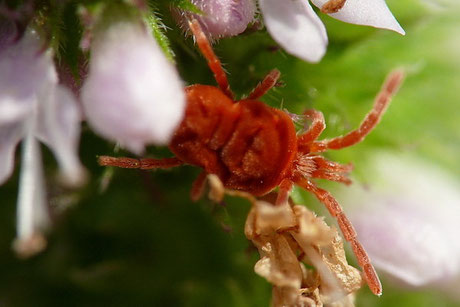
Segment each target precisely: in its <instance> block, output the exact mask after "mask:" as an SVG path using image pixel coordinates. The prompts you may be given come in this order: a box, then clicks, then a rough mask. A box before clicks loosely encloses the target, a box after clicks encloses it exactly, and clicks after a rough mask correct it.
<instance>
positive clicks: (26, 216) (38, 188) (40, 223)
mask: <svg viewBox="0 0 460 307" xmlns="http://www.w3.org/2000/svg"><path fill="white" fill-rule="evenodd" d="M49 223H50V220H49V214H48V208H47V202H46V192H45V183H44V177H43V169H42V161H41V154H40V145H39V143H38V142H37V140H36V139H35V137H34V136H33V133H32V131H30V132H29V133H28V134H27V136H26V138H25V139H24V143H23V147H22V161H21V173H20V178H19V195H18V207H17V238H16V243H15V245H16V246H21V247H22V248H23V246H24V243H26V242H30V240H31V239H32V238H34V237H35V236H36V235H37V234H38V233H41V232H42V231H44V230H45V229H46V228H47V227H48V226H49Z"/></svg>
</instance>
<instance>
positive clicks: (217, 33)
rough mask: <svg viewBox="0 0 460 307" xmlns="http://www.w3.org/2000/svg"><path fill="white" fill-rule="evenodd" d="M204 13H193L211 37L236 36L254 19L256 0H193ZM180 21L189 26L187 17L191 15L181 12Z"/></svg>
mask: <svg viewBox="0 0 460 307" xmlns="http://www.w3.org/2000/svg"><path fill="white" fill-rule="evenodd" d="M190 2H191V3H193V4H194V5H195V6H196V7H197V8H198V9H199V10H201V12H203V15H198V14H191V15H192V16H193V18H196V19H197V20H198V21H199V22H200V24H201V27H202V28H203V31H204V32H205V33H206V34H208V36H209V37H214V38H219V37H228V36H234V35H238V34H240V33H242V32H243V31H244V30H246V27H247V26H248V24H249V23H250V22H252V21H253V20H254V14H255V12H256V5H255V2H254V0H191V1H190ZM179 15H180V16H178V21H179V23H180V24H181V25H182V26H183V27H184V28H187V27H188V23H187V18H190V17H191V16H190V15H189V14H187V13H185V12H182V11H181V12H179Z"/></svg>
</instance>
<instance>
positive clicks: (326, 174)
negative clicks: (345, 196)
mask: <svg viewBox="0 0 460 307" xmlns="http://www.w3.org/2000/svg"><path fill="white" fill-rule="evenodd" d="M311 177H312V178H320V179H326V180H330V181H335V182H340V183H344V184H346V185H350V184H351V183H352V181H351V179H350V178H348V177H347V176H346V175H345V174H343V173H334V172H331V171H328V170H326V169H320V170H316V171H314V172H313V173H311Z"/></svg>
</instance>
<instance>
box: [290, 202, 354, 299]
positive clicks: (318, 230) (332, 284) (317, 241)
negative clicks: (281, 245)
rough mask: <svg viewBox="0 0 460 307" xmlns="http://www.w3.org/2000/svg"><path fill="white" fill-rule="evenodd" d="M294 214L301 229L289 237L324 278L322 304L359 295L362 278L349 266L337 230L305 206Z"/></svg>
mask: <svg viewBox="0 0 460 307" xmlns="http://www.w3.org/2000/svg"><path fill="white" fill-rule="evenodd" d="M293 210H294V213H295V215H296V217H297V219H298V221H299V229H298V231H297V232H295V231H291V232H290V233H291V235H292V236H293V237H294V239H295V240H296V241H297V242H298V244H299V245H300V247H301V248H302V251H303V252H304V253H305V256H304V258H306V259H308V261H309V262H310V263H311V264H312V265H313V266H314V267H315V268H316V269H317V271H318V273H319V275H320V276H321V280H322V284H321V295H322V301H323V302H325V303H326V302H333V301H336V300H339V299H341V298H343V297H344V296H346V295H348V294H349V293H353V292H355V291H357V290H358V289H359V288H360V287H361V284H362V279H361V275H360V273H359V271H358V270H357V269H355V268H354V267H352V266H350V265H348V263H347V260H346V257H345V250H344V248H343V242H342V239H341V237H340V235H339V234H338V232H337V230H336V229H334V228H330V227H329V226H328V225H327V224H326V223H325V222H324V220H323V219H322V218H319V217H316V216H315V215H314V213H312V212H311V211H309V210H308V209H307V208H305V207H303V206H294V208H293Z"/></svg>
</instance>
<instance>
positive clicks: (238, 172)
mask: <svg viewBox="0 0 460 307" xmlns="http://www.w3.org/2000/svg"><path fill="white" fill-rule="evenodd" d="M186 93H187V109H186V111H185V117H184V120H183V121H182V123H181V125H180V126H179V128H178V129H177V131H176V133H175V135H174V137H173V139H172V141H171V143H170V145H169V148H170V149H171V151H172V152H173V153H174V154H175V155H176V156H177V157H178V158H179V159H181V160H183V161H184V162H186V163H189V164H192V165H197V166H199V167H202V168H203V169H204V170H205V171H206V172H207V173H209V174H216V175H217V176H219V178H220V179H221V180H222V182H223V183H224V185H225V187H227V188H229V189H236V190H242V191H247V192H250V193H251V194H254V195H263V194H265V193H267V192H269V191H270V190H271V189H273V188H274V187H276V186H277V185H278V184H279V183H280V181H281V180H282V179H283V178H284V177H286V175H287V173H288V172H290V167H291V165H292V161H293V159H294V157H295V155H296V152H297V138H296V132H295V128H294V125H293V123H292V120H291V119H290V117H289V116H287V115H286V114H285V113H284V112H282V111H280V110H277V109H274V108H271V107H269V106H267V105H265V104H263V103H262V102H259V101H256V100H240V101H238V102H233V101H232V100H231V99H230V98H228V97H227V96H226V95H225V94H224V93H222V91H221V90H220V89H218V88H216V87H213V86H207V85H192V86H189V87H187V88H186Z"/></svg>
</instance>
